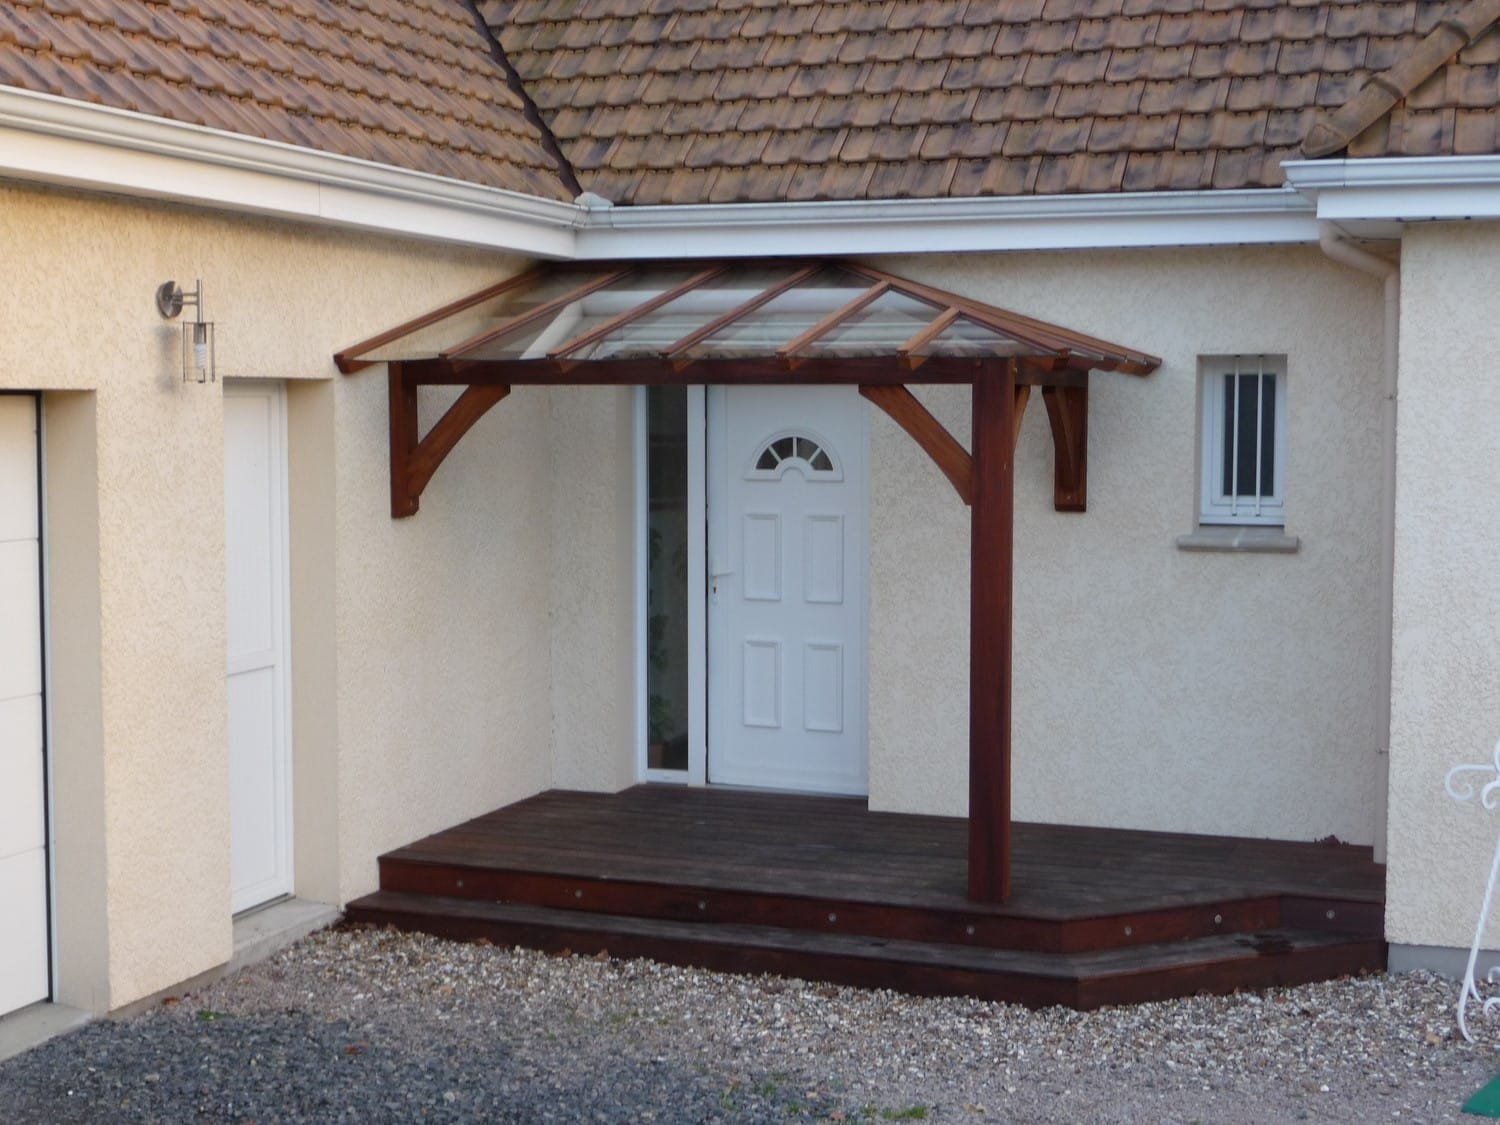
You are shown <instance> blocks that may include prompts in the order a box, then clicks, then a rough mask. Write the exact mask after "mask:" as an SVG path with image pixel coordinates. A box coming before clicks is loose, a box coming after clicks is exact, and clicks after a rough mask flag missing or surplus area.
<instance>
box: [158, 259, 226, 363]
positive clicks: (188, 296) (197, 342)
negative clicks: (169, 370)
mask: <svg viewBox="0 0 1500 1125" xmlns="http://www.w3.org/2000/svg"><path fill="white" fill-rule="evenodd" d="M184 305H191V306H192V308H193V318H194V319H192V320H187V321H183V324H182V381H183V382H184V383H188V382H194V383H211V382H214V381H216V380H217V378H218V374H217V372H216V371H215V370H214V322H213V321H211V320H204V319H203V282H202V281H195V282H194V283H193V291H192V292H191V293H184V292H183V291H182V286H180V285H178V284H177V282H175V281H163V282H162V283H161V284H160V285H158V286H157V287H156V311H157V312H159V313H161V315H162V316H164V317H166V319H168V320H172V319H173V318H174V317H176V316H178V315H179V314H180V313H181V312H182V309H183V306H184Z"/></svg>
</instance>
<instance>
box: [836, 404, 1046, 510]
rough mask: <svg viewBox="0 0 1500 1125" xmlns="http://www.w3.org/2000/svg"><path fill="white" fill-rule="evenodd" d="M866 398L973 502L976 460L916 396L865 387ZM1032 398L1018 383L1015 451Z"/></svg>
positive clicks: (961, 496) (1014, 408)
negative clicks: (910, 437)
mask: <svg viewBox="0 0 1500 1125" xmlns="http://www.w3.org/2000/svg"><path fill="white" fill-rule="evenodd" d="M859 393H860V394H862V395H864V397H865V398H867V399H869V400H870V401H871V402H873V403H874V404H875V405H876V406H878V407H880V409H882V410H884V411H885V412H886V413H887V414H889V415H890V416H891V418H892V419H894V421H895V423H896V425H898V426H900V427H901V428H902V429H903V430H905V431H906V432H907V433H908V434H910V435H911V436H912V439H913V440H914V441H916V443H917V444H918V445H920V446H921V447H922V448H923V449H924V450H926V451H927V456H929V457H931V458H932V463H933V464H934V465H936V466H937V467H938V468H939V469H940V470H942V473H943V475H944V476H945V477H947V478H948V480H949V481H951V482H952V484H953V489H954V491H955V492H957V493H958V498H959V499H960V500H962V501H963V502H964V503H965V504H970V505H972V504H973V503H974V461H973V458H972V457H970V456H969V451H968V450H967V449H965V448H964V447H963V446H962V445H960V444H959V441H958V439H957V438H956V437H954V436H953V435H952V434H950V433H949V432H948V430H947V427H945V426H944V425H943V424H942V423H941V422H939V421H938V420H937V419H936V418H934V417H933V416H932V412H931V411H929V410H928V409H927V408H926V407H925V406H923V405H922V403H921V402H920V401H919V400H918V399H917V396H916V395H914V394H912V393H911V391H910V390H908V389H907V388H906V387H901V386H862V387H860V388H859ZM1030 398H1031V387H1030V386H1028V385H1026V384H1024V383H1023V384H1018V385H1017V386H1016V392H1015V402H1014V404H1013V406H1012V410H1011V413H1012V417H1013V419H1014V421H1013V429H1012V443H1013V444H1012V448H1013V449H1014V443H1016V442H1019V441H1020V440H1021V418H1022V417H1023V416H1024V415H1025V413H1026V403H1027V400H1029V399H1030Z"/></svg>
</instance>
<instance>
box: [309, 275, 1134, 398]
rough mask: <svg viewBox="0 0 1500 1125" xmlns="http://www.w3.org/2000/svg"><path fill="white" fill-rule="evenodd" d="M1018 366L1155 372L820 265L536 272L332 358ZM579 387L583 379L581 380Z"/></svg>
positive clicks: (954, 302) (972, 309) (979, 307)
mask: <svg viewBox="0 0 1500 1125" xmlns="http://www.w3.org/2000/svg"><path fill="white" fill-rule="evenodd" d="M882 356H889V357H892V358H897V359H903V360H905V361H906V362H907V363H908V364H909V365H910V366H912V367H915V366H917V365H918V364H920V363H921V362H922V361H923V360H925V359H927V358H930V357H938V356H942V357H954V358H983V357H996V358H1006V357H1027V358H1035V359H1047V360H1051V361H1065V362H1066V363H1067V364H1068V365H1069V366H1074V367H1080V368H1101V369H1109V370H1124V371H1132V372H1135V373H1138V374H1143V373H1145V372H1146V371H1149V370H1151V369H1152V368H1154V367H1155V366H1156V365H1157V362H1158V361H1157V360H1156V359H1155V358H1154V357H1152V356H1147V355H1144V354H1143V353H1139V352H1133V351H1129V350H1126V349H1120V348H1117V347H1116V346H1115V345H1112V344H1107V343H1104V342H1103V341H1100V340H1095V339H1092V338H1090V337H1087V336H1083V335H1080V334H1078V333H1074V332H1070V331H1068V330H1066V329H1063V328H1058V327H1055V326H1053V325H1048V324H1044V323H1042V322H1040V321H1036V320H1032V319H1029V318H1027V317H1022V316H1018V315H1017V314H1014V313H1009V312H1006V311H1005V310H1003V309H998V308H994V307H993V306H990V305H985V304H982V303H980V302H976V301H971V300H969V299H967V298H964V297H960V296H957V295H955V294H951V293H945V292H942V291H941V290H937V289H933V288H931V287H929V286H925V285H921V284H919V283H916V282H911V281H906V280H904V279H902V278H898V277H895V276H894V275H891V274H887V273H883V272H881V271H879V270H875V269H871V268H869V267H866V266H863V265H859V264H855V263H850V262H830V261H812V262H797V261H785V262H783V261H774V262H768V261H744V262H717V263H715V262H666V263H593V264H588V265H576V264H567V265H545V266H541V267H539V268H537V269H535V270H532V271H530V272H528V273H525V274H522V275H520V276H518V277H515V278H512V279H510V280H508V281H505V282H502V283H500V284H499V285H495V286H492V287H490V288H489V289H485V290H482V291H481V292H479V293H475V294H472V295H471V296H469V297H467V298H464V299H463V300H460V301H455V302H453V303H452V304H450V305H447V306H444V307H443V308H441V309H437V310H434V311H433V312H432V313H429V314H427V315H426V316H423V317H419V318H417V319H416V320H413V321H409V322H407V323H406V324H402V325H399V326H397V327H395V328H393V329H391V330H389V331H388V332H384V333H381V334H380V335H379V336H376V337H373V338H372V339H369V340H366V341H363V342H362V343H360V344H357V345H355V346H353V347H351V348H348V349H346V350H345V351H343V352H340V353H339V355H338V356H337V357H335V358H336V360H337V362H338V365H339V368H340V370H343V371H355V370H359V369H360V368H362V367H367V366H369V365H371V364H375V363H382V362H390V361H398V360H399V361H413V360H451V361H458V360H462V361H464V364H465V366H469V365H471V364H478V363H493V364H504V365H506V366H510V365H512V364H515V363H517V362H526V361H537V363H538V364H539V365H546V366H550V367H553V368H555V369H556V370H557V371H558V372H559V373H563V372H566V371H569V370H572V369H573V368H574V366H575V365H580V364H596V363H604V362H609V361H625V360H653V359H654V360H665V361H670V362H672V363H674V364H677V365H679V366H682V365H689V364H693V363H698V362H702V361H713V360H746V359H756V360H762V361H764V360H774V361H778V362H779V363H781V364H782V365H784V366H785V367H786V368H788V369H790V370H795V368H796V367H797V365H798V364H799V363H800V362H803V361H806V360H812V359H818V360H838V359H869V358H877V357H882ZM579 376H580V378H579V379H578V381H587V380H586V378H585V377H584V373H582V372H580V373H579Z"/></svg>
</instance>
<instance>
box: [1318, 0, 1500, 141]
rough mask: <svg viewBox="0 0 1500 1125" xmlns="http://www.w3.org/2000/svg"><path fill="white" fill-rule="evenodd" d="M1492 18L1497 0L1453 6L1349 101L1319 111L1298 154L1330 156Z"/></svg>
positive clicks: (1497, 16)
mask: <svg viewBox="0 0 1500 1125" xmlns="http://www.w3.org/2000/svg"><path fill="white" fill-rule="evenodd" d="M1497 20H1500V0H1467V3H1464V2H1460V3H1455V4H1454V5H1453V6H1452V7H1450V8H1449V9H1448V11H1447V12H1446V13H1445V14H1444V15H1443V17H1442V19H1440V20H1439V21H1438V23H1437V26H1436V27H1434V28H1433V29H1432V30H1431V31H1430V32H1428V34H1427V37H1426V38H1425V39H1423V40H1422V42H1420V43H1418V44H1417V46H1416V49H1415V50H1413V51H1412V52H1411V54H1409V55H1407V56H1406V57H1405V58H1403V59H1402V60H1401V61H1400V62H1398V63H1396V65H1394V66H1392V67H1390V68H1389V69H1388V70H1383V71H1380V72H1379V73H1377V74H1373V75H1371V76H1370V77H1369V78H1368V79H1367V80H1366V81H1365V84H1364V85H1363V86H1362V87H1360V90H1359V92H1358V93H1357V94H1355V95H1354V97H1352V98H1350V99H1349V100H1348V101H1347V102H1345V103H1344V104H1343V105H1341V106H1340V107H1339V108H1338V109H1336V110H1333V111H1331V112H1329V111H1323V112H1321V113H1319V115H1318V116H1317V118H1316V119H1315V120H1314V121H1313V124H1312V127H1311V128H1309V129H1308V131H1307V136H1306V137H1305V138H1303V141H1302V152H1303V154H1304V155H1306V156H1308V157H1312V158H1317V157H1320V156H1330V155H1332V154H1333V153H1335V152H1338V151H1339V150H1340V149H1344V148H1348V147H1349V144H1350V142H1351V141H1353V140H1354V138H1355V137H1357V136H1359V135H1360V134H1361V133H1363V132H1364V131H1365V130H1366V129H1368V128H1369V127H1370V126H1371V125H1373V124H1375V122H1377V121H1379V120H1380V119H1381V118H1382V117H1384V116H1385V115H1386V114H1387V113H1389V112H1390V111H1391V110H1392V109H1394V108H1395V106H1396V103H1397V102H1399V101H1401V100H1402V99H1403V98H1406V97H1408V96H1409V95H1410V94H1411V92H1412V91H1413V90H1415V89H1416V88H1417V87H1418V86H1420V85H1421V84H1422V83H1423V82H1425V81H1427V79H1429V78H1431V77H1432V76H1433V75H1434V74H1436V73H1437V72H1438V70H1440V69H1441V68H1442V67H1443V66H1445V65H1447V63H1448V62H1450V61H1451V60H1452V58H1453V56H1455V55H1456V54H1458V52H1459V51H1461V50H1463V49H1464V48H1465V47H1467V46H1468V45H1469V44H1471V43H1473V42H1474V41H1475V40H1476V39H1478V38H1479V37H1480V36H1481V35H1483V34H1484V33H1485V32H1486V31H1488V30H1489V29H1490V28H1491V27H1492V26H1493V25H1494V24H1495V22H1496V21H1497Z"/></svg>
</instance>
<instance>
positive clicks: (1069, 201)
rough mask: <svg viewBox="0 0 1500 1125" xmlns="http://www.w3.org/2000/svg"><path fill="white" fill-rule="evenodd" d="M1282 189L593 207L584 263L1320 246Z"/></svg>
mask: <svg viewBox="0 0 1500 1125" xmlns="http://www.w3.org/2000/svg"><path fill="white" fill-rule="evenodd" d="M1317 240H1318V229H1317V221H1316V216H1315V214H1314V210H1313V206H1312V204H1311V203H1310V202H1309V201H1308V200H1306V199H1304V198H1303V197H1302V196H1300V195H1299V194H1297V193H1296V192H1295V191H1291V190H1288V189H1282V188H1273V189H1260V190H1249V191H1192V192H1188V191H1178V192H1136V193H1108V194H1098V195H1063V196H1036V197H1031V196H1028V197H1024V198H1012V197H985V198H968V199H901V200H885V201H863V200H860V201H837V202H823V203H731V204H706V205H701V206H652V207H594V208H591V209H590V211H589V221H588V223H587V225H586V226H585V227H584V228H583V229H582V230H580V231H579V235H578V256H579V257H580V258H589V259H600V258H723V257H755V256H762V255H783V254H817V255H825V254H829V255H840V254H860V255H870V254H906V253H943V252H949V253H953V252H975V251H990V250H1082V249H1111V248H1123V247H1147V246H1222V245H1245V244H1267V243H1270V244H1286V243H1315V242H1317Z"/></svg>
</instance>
